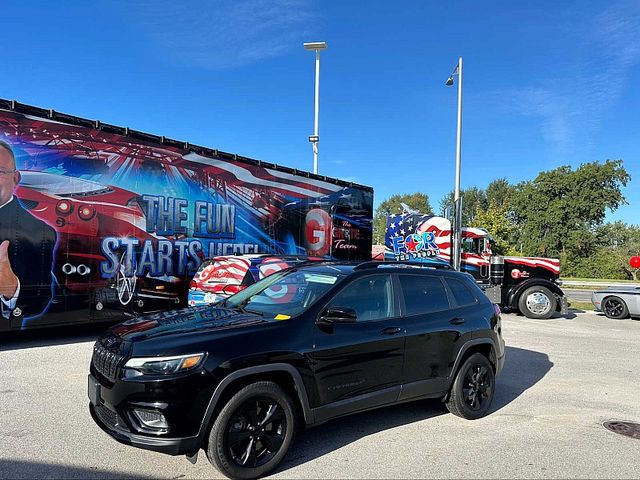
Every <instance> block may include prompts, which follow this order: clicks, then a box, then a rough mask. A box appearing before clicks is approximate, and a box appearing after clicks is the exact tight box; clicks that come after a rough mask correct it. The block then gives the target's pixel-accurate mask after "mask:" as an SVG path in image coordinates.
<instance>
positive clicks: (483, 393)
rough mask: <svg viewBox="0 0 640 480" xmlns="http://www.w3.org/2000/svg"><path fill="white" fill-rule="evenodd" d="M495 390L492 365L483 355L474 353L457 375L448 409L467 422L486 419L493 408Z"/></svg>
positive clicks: (448, 401) (450, 394)
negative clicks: (490, 408) (491, 407)
mask: <svg viewBox="0 0 640 480" xmlns="http://www.w3.org/2000/svg"><path fill="white" fill-rule="evenodd" d="M494 389H495V374H494V373H493V367H492V366H491V363H490V362H489V360H488V359H487V357H485V356H484V355H482V354H481V353H474V354H473V355H471V356H470V357H469V358H467V360H466V361H465V362H464V363H463V364H462V367H460V369H459V370H458V373H457V374H456V378H455V380H454V381H453V386H452V387H451V392H450V393H449V399H448V400H447V403H446V405H447V408H448V409H449V411H450V412H451V413H453V414H454V415H457V416H458V417H462V418H466V419H467V420H475V419H477V418H480V417H484V416H485V415H486V414H487V412H488V411H489V407H490V406H491V400H493V392H494Z"/></svg>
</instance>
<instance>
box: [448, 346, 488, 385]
mask: <svg viewBox="0 0 640 480" xmlns="http://www.w3.org/2000/svg"><path fill="white" fill-rule="evenodd" d="M476 345H490V346H491V352H492V353H493V356H494V358H495V359H496V363H497V362H498V349H497V348H496V344H495V342H494V341H493V339H492V338H489V337H487V338H477V339H475V340H469V341H467V342H465V343H464V344H463V345H462V346H461V347H460V350H458V354H457V355H456V360H455V362H454V363H453V368H452V369H451V373H450V374H449V379H450V380H452V379H454V378H455V375H456V373H457V372H458V368H459V367H460V363H462V359H463V358H464V354H465V353H467V351H468V350H469V349H470V348H471V347H475V346H476ZM489 361H491V359H489ZM495 366H496V367H497V365H495Z"/></svg>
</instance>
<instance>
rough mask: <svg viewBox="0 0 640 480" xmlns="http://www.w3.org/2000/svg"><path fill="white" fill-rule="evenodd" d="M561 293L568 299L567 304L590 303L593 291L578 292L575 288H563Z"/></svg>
mask: <svg viewBox="0 0 640 480" xmlns="http://www.w3.org/2000/svg"><path fill="white" fill-rule="evenodd" d="M562 291H563V292H564V294H565V295H566V296H567V297H568V298H569V302H571V300H574V301H576V302H591V294H592V293H593V290H578V289H575V288H563V289H562Z"/></svg>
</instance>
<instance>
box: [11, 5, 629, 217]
mask: <svg viewBox="0 0 640 480" xmlns="http://www.w3.org/2000/svg"><path fill="white" fill-rule="evenodd" d="M2 5H3V17H4V19H5V21H4V22H3V26H2V29H0V40H1V41H2V45H3V48H2V52H1V54H0V55H1V56H2V63H3V67H2V72H3V73H2V79H1V80H0V85H1V88H0V97H2V98H9V99H16V100H18V101H20V102H23V103H28V104H33V105H37V106H41V107H46V108H53V109H55V110H58V111H62V112H65V113H71V114H75V115H79V116H83V117H88V118H94V119H100V120H102V121H105V122H108V123H113V124H116V125H123V126H129V127H131V128H135V129H137V130H142V131H147V132H151V133H156V134H158V135H165V136H167V137H173V138H176V139H179V140H185V141H190V142H192V143H196V144H201V145H206V146H209V147H212V148H218V149H220V150H225V151H229V152H233V153H238V154H241V155H245V156H248V157H252V158H258V159H262V160H267V161H271V162H275V163H279V164H283V165H287V166H290V167H294V168H299V169H306V170H310V169H311V168H312V151H311V145H310V144H309V143H308V141H307V136H308V135H309V134H310V133H312V129H313V81H314V58H313V54H312V53H310V52H306V51H305V50H304V49H303V48H302V43H303V42H304V41H314V40H325V41H327V43H328V44H329V49H328V50H327V51H326V52H323V54H322V61H321V96H320V100H321V105H320V137H321V141H320V173H321V174H324V175H329V176H332V177H338V178H342V179H346V180H351V181H356V182H359V183H364V184H367V185H371V186H373V187H374V189H375V201H376V205H377V204H378V203H379V202H380V201H381V200H383V199H385V198H387V197H388V196H390V195H392V194H394V193H405V192H406V193H408V192H413V191H422V192H426V193H428V194H429V196H430V198H431V203H432V205H433V206H434V208H438V205H439V201H440V199H441V197H442V196H443V195H444V194H445V193H446V192H447V191H449V190H451V189H452V188H453V184H454V173H455V169H454V167H455V123H456V101H457V100H456V89H455V88H451V87H449V88H447V87H445V86H444V81H445V80H446V78H447V76H448V75H449V73H450V72H451V70H452V68H453V67H454V65H455V63H456V61H457V58H458V56H463V57H464V123H463V151H462V154H463V156H462V187H463V188H465V187H469V186H473V185H475V186H479V187H485V186H486V185H487V184H488V183H489V182H490V181H491V180H492V179H494V178H498V177H502V176H505V177H507V178H508V179H509V180H511V181H512V182H517V181H520V180H528V179H532V178H534V177H535V176H536V175H537V173H538V172H539V171H540V170H548V169H552V168H555V167H557V166H560V165H567V164H568V165H572V166H574V167H575V166H577V165H579V164H580V163H581V162H588V161H593V160H601V161H603V160H606V159H608V158H611V159H618V158H621V159H623V160H624V162H625V168H626V169H627V171H628V172H629V173H630V174H631V176H632V180H631V182H630V183H629V185H628V186H627V187H626V189H625V191H624V193H625V195H626V197H627V199H628V201H629V205H627V206H623V207H622V208H620V209H619V210H618V211H617V212H615V213H614V214H613V215H609V217H608V218H609V219H610V220H614V219H622V220H625V221H627V222H631V223H640V220H639V218H640V216H639V215H638V214H639V213H640V188H639V186H640V183H639V182H640V163H639V161H638V160H639V158H638V152H639V146H638V136H639V135H638V134H639V133H640V115H639V114H638V112H640V89H638V88H637V86H638V85H639V81H640V68H639V63H640V35H638V33H637V32H638V31H640V3H639V2H637V1H614V2H603V1H585V0H579V1H562V2H557V1H538V2H513V1H494V2H477V1H463V2H434V1H415V2H410V1H406V2H387V1H384V2H383V1H375V0H371V1H368V2H362V1H323V2H320V1H315V0H271V1H267V0H248V1H242V0H235V1H222V0H200V1H187V0H185V1H176V0H173V1H166V0H155V1H141V2H135V1H112V2H86V1H62V2H48V1H39V2H38V1H25V0H23V1H19V2H18V1H13V0H5V1H4V2H3V3H2Z"/></svg>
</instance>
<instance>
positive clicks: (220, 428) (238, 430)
mask: <svg viewBox="0 0 640 480" xmlns="http://www.w3.org/2000/svg"><path fill="white" fill-rule="evenodd" d="M294 411H295V410H294V405H293V401H292V400H291V397H289V395H288V394H287V393H286V392H285V391H284V390H283V389H282V388H280V387H279V386H278V385H277V384H275V383H273V382H256V383H252V384H250V385H247V386H246V387H244V388H242V389H241V390H240V391H238V392H237V393H236V394H235V395H233V397H231V399H230V400H229V401H228V402H227V404H226V405H225V406H224V407H223V408H222V410H221V411H220V413H219V415H218V417H217V418H216V421H215V422H214V424H213V427H212V428H211V433H210V434H209V445H208V448H207V457H208V458H209V461H210V462H211V463H212V464H213V465H214V466H215V467H216V468H217V469H218V470H220V471H221V472H222V473H223V474H225V475H226V476H228V477H230V478H240V479H252V478H258V477H262V476H264V475H266V474H267V473H269V472H270V471H271V470H273V469H274V468H276V467H277V466H278V464H279V463H280V462H281V461H282V459H283V458H284V456H285V454H286V453H287V450H289V446H290V445H291V442H292V440H293V435H294V432H295V413H294Z"/></svg>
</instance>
